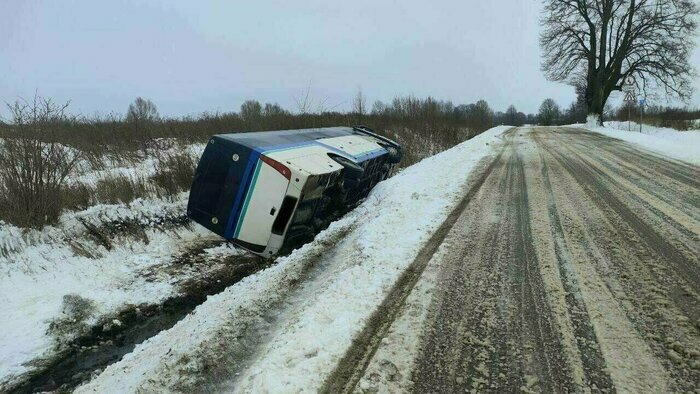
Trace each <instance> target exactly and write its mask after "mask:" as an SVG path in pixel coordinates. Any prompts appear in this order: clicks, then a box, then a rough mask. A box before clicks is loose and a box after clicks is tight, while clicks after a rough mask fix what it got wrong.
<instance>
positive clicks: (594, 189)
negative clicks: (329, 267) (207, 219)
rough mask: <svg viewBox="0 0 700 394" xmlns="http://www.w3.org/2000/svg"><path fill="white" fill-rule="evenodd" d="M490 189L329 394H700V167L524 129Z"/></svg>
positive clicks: (360, 343)
mask: <svg viewBox="0 0 700 394" xmlns="http://www.w3.org/2000/svg"><path fill="white" fill-rule="evenodd" d="M478 178H482V179H483V183H481V182H475V183H474V184H473V185H472V189H471V190H470V192H469V193H470V194H473V197H472V198H469V199H468V202H466V203H464V204H463V206H458V208H457V210H456V211H455V213H458V215H456V214H455V213H453V216H452V220H453V221H454V222H453V223H448V224H449V225H450V226H451V230H450V231H449V233H448V234H447V235H446V236H444V239H438V240H431V241H433V242H439V243H440V244H442V245H435V244H433V245H430V244H429V245H427V246H426V248H424V250H427V249H430V250H431V251H432V252H434V251H435V250H436V249H437V248H438V246H440V248H439V250H438V253H436V254H435V255H433V256H432V259H430V262H429V263H427V264H419V265H417V266H415V268H416V269H417V270H418V272H417V273H414V276H415V277H416V279H415V280H412V281H404V282H399V283H398V284H397V286H396V288H394V289H393V291H392V292H391V295H390V297H389V299H387V300H386V301H385V302H384V304H382V307H381V308H380V310H379V311H377V313H375V320H376V321H375V322H374V323H373V324H369V325H368V326H367V327H366V328H365V330H364V332H363V333H362V334H361V335H360V336H359V337H358V339H357V340H356V341H355V344H354V346H353V347H352V348H351V349H350V351H349V352H348V353H347V354H346V356H345V358H344V359H343V360H342V361H341V362H340V364H339V366H338V367H337V369H336V370H335V372H334V373H333V374H332V375H331V378H330V379H329V380H328V381H327V385H326V389H327V391H331V392H333V391H338V390H344V391H358V392H363V391H369V392H372V391H377V390H379V391H382V392H394V391H405V390H412V391H416V392H457V391H465V390H467V391H479V392H480V391H493V392H513V391H520V390H525V391H535V392H542V391H544V392H574V391H582V390H587V389H590V390H592V391H600V392H614V391H622V392H667V391H675V392H694V391H697V390H698V389H697V387H698V384H699V383H700V297H699V295H700V258H699V257H698V256H700V238H699V234H700V169H699V168H698V167H695V166H692V165H688V164H684V163H682V162H677V161H673V160H668V159H663V158H660V157H658V156H656V155H653V154H650V153H648V152H643V151H640V150H638V149H635V148H634V147H632V146H631V145H628V144H626V143H623V142H622V141H619V140H614V139H611V138H608V137H604V136H601V135H599V134H594V133H588V132H584V131H581V130H577V129H566V128H537V129H514V130H511V131H510V132H508V133H506V135H505V144H504V147H503V148H502V153H501V155H500V156H499V157H498V158H497V159H496V160H495V162H494V164H493V166H491V167H488V168H487V169H486V170H484V172H483V173H482V174H480V175H479V176H478ZM449 221H450V219H449V218H448V222H449ZM428 258H430V256H428ZM423 259H424V260H426V257H423Z"/></svg>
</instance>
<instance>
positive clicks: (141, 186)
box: [94, 175, 153, 204]
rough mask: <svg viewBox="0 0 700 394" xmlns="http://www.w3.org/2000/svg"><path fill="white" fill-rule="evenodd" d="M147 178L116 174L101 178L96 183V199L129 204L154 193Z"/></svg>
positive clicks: (102, 201) (104, 202) (101, 201)
mask: <svg viewBox="0 0 700 394" xmlns="http://www.w3.org/2000/svg"><path fill="white" fill-rule="evenodd" d="M152 190H153V188H152V187H149V185H148V182H147V181H146V179H144V178H141V177H136V178H134V177H129V176H126V175H116V176H112V177H109V178H104V179H100V180H98V181H97V184H96V185H95V189H94V193H95V201H96V202H98V203H103V204H117V203H125V204H128V203H130V202H131V201H133V200H135V199H137V198H141V197H147V196H149V195H150V194H152Z"/></svg>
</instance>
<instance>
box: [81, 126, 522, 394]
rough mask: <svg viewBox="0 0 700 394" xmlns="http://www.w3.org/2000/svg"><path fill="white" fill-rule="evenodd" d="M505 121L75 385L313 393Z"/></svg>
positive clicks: (380, 189) (379, 190)
mask: <svg viewBox="0 0 700 394" xmlns="http://www.w3.org/2000/svg"><path fill="white" fill-rule="evenodd" d="M508 128H509V127H504V126H502V127H496V128H493V129H491V130H488V131H487V132H485V133H483V134H481V135H479V136H478V137H475V138H473V139H471V140H469V141H466V142H464V143H462V144H460V145H458V146H456V147H454V148H452V149H450V150H448V151H445V152H443V153H440V154H438V155H436V156H433V157H430V158H428V159H425V160H423V161H421V162H420V163H418V164H416V165H413V166H411V167H408V168H406V169H405V170H403V171H402V172H401V173H399V174H398V175H396V176H394V177H393V178H391V179H389V180H387V181H385V182H382V183H380V184H379V185H378V186H377V187H376V188H375V189H374V190H373V191H372V193H371V194H370V196H369V197H368V198H367V200H366V201H365V202H364V203H363V204H362V205H361V206H360V207H358V208H357V209H356V210H354V211H353V212H351V213H349V214H348V215H346V216H345V217H344V218H343V219H341V220H339V221H338V222H335V223H333V224H332V225H331V226H330V227H329V228H328V229H327V230H326V231H324V232H323V233H321V234H320V235H319V236H317V237H316V240H315V241H314V242H312V243H310V244H307V245H305V246H304V247H302V248H301V249H299V250H296V251H295V252H293V253H292V254H291V255H289V256H287V257H283V258H280V259H278V261H277V263H276V264H275V265H273V266H272V267H270V268H268V269H266V270H264V271H261V272H259V273H257V274H255V275H252V276H250V277H247V278H245V279H244V280H242V281H241V282H239V283H237V284H235V285H233V286H231V287H229V288H227V289H226V290H225V291H223V292H222V293H219V294H217V295H215V296H212V297H210V298H209V299H208V300H207V301H206V302H205V303H203V304H202V305H200V306H199V307H197V308H196V309H195V311H194V312H193V313H191V314H190V315H188V316H187V317H186V318H185V319H183V320H181V321H180V322H179V323H178V324H176V325H175V326H174V327H172V328H171V329H169V330H167V331H163V332H161V333H160V334H158V335H157V336H155V337H153V338H151V339H149V340H148V341H146V342H144V343H143V344H141V345H139V346H137V348H136V349H135V350H134V352H133V353H131V354H129V355H127V356H125V357H124V359H123V360H122V361H120V362H118V363H116V364H113V365H111V366H110V367H108V368H107V369H106V370H105V371H104V372H103V373H102V374H101V375H100V376H98V377H97V378H96V379H94V380H93V381H92V382H90V383H88V384H87V385H85V386H82V387H80V388H79V389H78V392H107V391H110V392H114V391H117V392H134V391H137V390H144V391H163V390H166V391H171V390H183V391H191V390H198V391H202V390H205V391H206V390H209V389H217V390H224V391H232V390H233V391H243V392H250V391H256V392H257V391H263V392H265V391H269V392H280V391H284V392H290V391H294V392H297V391H315V389H317V388H319V387H320V386H321V385H322V384H323V382H324V380H325V379H326V378H327V376H328V375H329V374H330V373H331V372H332V370H333V368H334V367H335V365H336V363H337V362H338V360H339V359H340V358H341V357H342V356H343V354H344V353H345V351H346V350H347V349H348V348H349V347H350V346H351V343H352V341H353V339H354V338H355V336H356V335H357V334H358V333H359V332H360V330H361V329H362V328H363V327H364V325H365V323H366V321H367V319H368V318H369V317H370V316H371V314H372V313H373V312H374V310H375V309H376V308H377V306H378V305H379V304H380V303H381V302H382V300H383V299H384V297H385V296H386V294H387V293H388V291H389V290H390V289H391V287H392V286H393V284H394V283H395V282H396V280H397V279H398V278H399V276H400V275H401V273H402V272H403V271H404V270H405V269H406V268H407V267H408V266H409V265H410V264H411V262H412V261H413V260H414V258H415V257H416V255H417V253H418V251H419V250H420V249H421V247H422V246H423V245H424V243H425V242H426V241H427V240H428V239H429V238H430V236H431V234H432V233H433V232H434V231H435V230H436V229H437V228H438V227H439V226H440V224H441V223H442V221H443V220H444V219H445V218H446V217H447V215H448V214H449V212H450V210H451V208H452V207H453V206H454V205H455V204H456V202H457V201H458V199H459V198H460V197H461V195H462V193H463V187H464V185H465V183H466V180H467V178H468V176H469V174H470V173H471V171H472V170H473V169H474V168H475V166H476V165H477V163H478V162H479V161H481V160H482V159H483V158H485V157H487V156H490V155H493V154H494V153H495V149H494V145H496V144H498V142H499V135H500V134H501V133H503V132H504V131H505V130H507V129H508ZM273 323H274V324H273Z"/></svg>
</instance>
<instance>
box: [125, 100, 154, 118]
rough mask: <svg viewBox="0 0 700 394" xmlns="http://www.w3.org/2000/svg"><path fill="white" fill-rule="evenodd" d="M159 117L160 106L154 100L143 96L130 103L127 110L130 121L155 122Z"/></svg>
mask: <svg viewBox="0 0 700 394" xmlns="http://www.w3.org/2000/svg"><path fill="white" fill-rule="evenodd" d="M159 117H160V115H159V114H158V108H156V105H155V104H153V101H151V100H148V99H144V98H141V97H137V98H136V100H134V102H133V103H131V104H129V110H128V111H127V112H126V121H127V122H130V123H145V122H153V121H156V120H158V118H159Z"/></svg>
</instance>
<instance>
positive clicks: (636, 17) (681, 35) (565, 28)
mask: <svg viewBox="0 0 700 394" xmlns="http://www.w3.org/2000/svg"><path fill="white" fill-rule="evenodd" d="M697 14H698V6H697V5H696V4H695V3H694V0H545V12H544V17H543V19H542V25H543V27H544V30H543V31H542V33H541V35H540V46H541V47H542V50H543V56H544V60H543V63H542V69H543V71H544V72H545V75H546V77H547V78H548V79H550V80H553V81H559V82H567V83H570V84H572V85H574V86H576V85H577V84H580V83H581V81H585V83H584V85H585V101H586V107H587V110H588V113H589V114H592V115H597V116H598V119H599V122H601V123H602V115H603V112H604V109H605V103H606V101H607V99H608V97H609V96H610V93H611V92H613V91H616V90H621V88H622V83H623V81H624V80H625V79H626V78H627V77H628V76H634V77H635V81H636V84H637V88H638V89H639V90H640V91H643V92H645V93H646V92H647V90H662V91H663V92H664V93H665V94H666V95H667V96H669V97H678V98H680V99H683V100H685V99H687V98H689V97H690V94H691V93H692V86H691V83H692V78H693V76H694V74H695V72H694V70H693V68H692V66H691V64H690V63H689V56H690V53H691V50H692V48H693V45H694V44H693V41H694V40H693V39H692V38H693V35H694V33H695V29H696V26H697V23H696V21H695V18H696V17H697Z"/></svg>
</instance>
